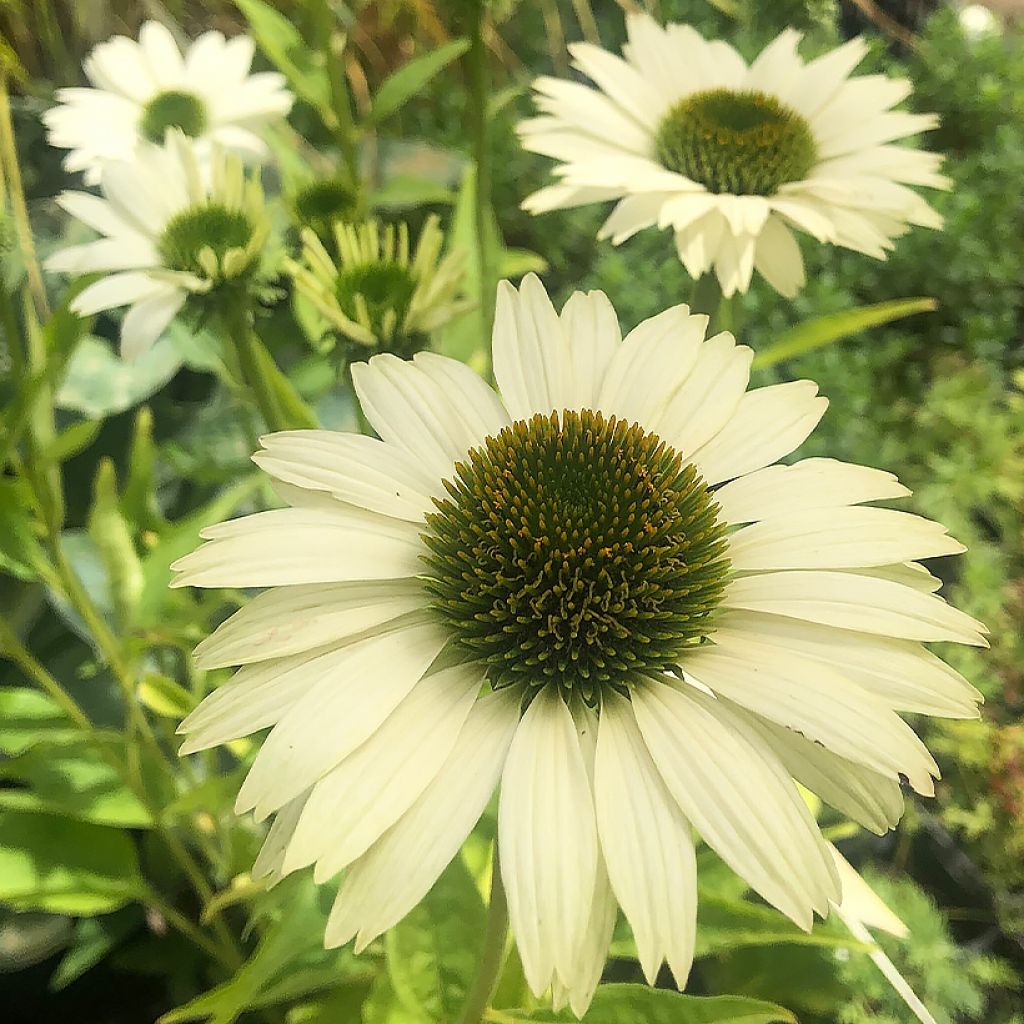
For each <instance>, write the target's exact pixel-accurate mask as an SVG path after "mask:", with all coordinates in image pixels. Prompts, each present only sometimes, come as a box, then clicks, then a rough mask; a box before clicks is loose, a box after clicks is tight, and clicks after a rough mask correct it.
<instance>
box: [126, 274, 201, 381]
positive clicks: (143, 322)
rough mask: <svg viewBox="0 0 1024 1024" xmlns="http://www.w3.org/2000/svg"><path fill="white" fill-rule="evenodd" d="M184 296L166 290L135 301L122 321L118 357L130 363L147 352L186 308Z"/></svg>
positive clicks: (182, 293) (176, 290)
mask: <svg viewBox="0 0 1024 1024" xmlns="http://www.w3.org/2000/svg"><path fill="white" fill-rule="evenodd" d="M185 298H186V293H185V292H184V291H180V290H178V289H169V290H166V291H164V292H161V293H160V294H157V295H152V296H150V297H149V298H148V299H142V300H141V301H139V302H136V303H135V304H134V305H133V306H132V307H131V309H129V310H128V312H127V313H126V314H125V317H124V320H122V321H121V358H122V359H124V360H125V361H126V362H129V363H130V362H132V361H133V360H134V359H137V358H138V357H139V356H141V355H142V354H143V353H144V352H148V351H149V350H150V349H151V348H152V347H153V346H154V345H155V344H156V343H157V341H159V340H160V337H161V335H162V334H163V333H164V331H165V330H166V329H167V327H168V326H169V325H170V323H171V321H172V320H173V319H174V318H175V316H177V314H178V310H179V309H181V307H182V306H184V305H185Z"/></svg>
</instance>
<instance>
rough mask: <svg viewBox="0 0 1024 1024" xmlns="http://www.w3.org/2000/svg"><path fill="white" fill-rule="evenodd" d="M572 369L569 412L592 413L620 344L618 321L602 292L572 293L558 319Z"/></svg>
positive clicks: (620, 333)
mask: <svg viewBox="0 0 1024 1024" xmlns="http://www.w3.org/2000/svg"><path fill="white" fill-rule="evenodd" d="M559 319H560V320H561V324H562V331H563V333H564V335H565V338H566V340H567V342H568V345H569V361H570V364H571V368H572V371H571V372H572V390H573V393H572V398H571V401H570V403H569V405H568V408H570V409H594V408H596V407H597V396H598V394H599V392H600V390H601V384H602V382H603V381H604V378H605V374H606V373H607V371H608V364H609V363H610V362H611V359H612V357H613V356H614V355H615V351H616V349H617V348H618V347H619V344H620V343H621V341H622V332H621V331H620V329H619V319H618V317H617V316H616V314H615V309H614V308H613V307H612V304H611V302H609V301H608V296H607V295H605V293H604V292H586V293H584V292H573V293H572V295H570V296H569V301H568V302H567V303H566V304H565V306H564V307H563V309H562V312H561V315H560V317H559Z"/></svg>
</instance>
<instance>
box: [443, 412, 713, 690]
mask: <svg viewBox="0 0 1024 1024" xmlns="http://www.w3.org/2000/svg"><path fill="white" fill-rule="evenodd" d="M445 487H446V489H447V491H448V495H449V496H448V497H447V498H444V499H437V500H436V501H435V504H436V506H437V511H436V512H432V513H430V514H429V515H428V516H427V517H426V522H427V531H426V533H425V534H424V540H425V542H426V544H427V546H428V548H429V550H430V554H429V555H428V556H427V558H426V561H427V565H428V571H427V573H426V577H425V585H426V587H427V590H428V591H429V593H430V594H431V595H432V597H433V607H434V608H435V610H436V611H437V613H438V614H439V615H440V616H441V618H442V619H443V621H444V622H445V623H446V625H447V626H448V627H449V629H450V630H451V632H452V634H453V637H454V638H455V641H456V643H457V645H458V646H460V647H461V648H462V649H463V651H464V652H466V653H469V654H470V655H471V656H473V657H474V658H477V659H480V660H482V661H483V662H484V663H485V665H486V671H487V676H488V678H489V680H490V682H491V684H492V686H495V687H500V686H505V685H509V684H512V683H517V682H518V683H525V684H527V685H529V686H543V685H545V684H547V683H549V682H555V683H557V684H558V685H559V686H561V687H562V688H563V690H565V691H574V692H576V693H578V694H579V695H580V696H582V697H583V699H584V700H586V701H587V702H589V703H591V704H594V703H596V701H597V699H598V695H599V693H600V690H601V688H602V687H603V686H606V685H610V686H613V687H617V688H619V689H624V688H625V686H626V684H627V682H629V681H630V680H634V679H637V678H640V677H643V676H651V675H660V674H661V673H663V672H665V671H667V670H670V669H671V668H672V667H673V666H674V665H676V664H677V663H678V660H679V656H680V655H681V654H682V653H683V651H684V650H685V649H686V648H688V647H691V646H693V645H696V644H699V643H700V642H701V639H702V638H703V637H705V636H706V635H707V634H708V632H709V626H710V618H711V615H712V613H713V612H714V610H715V608H716V607H717V605H718V601H719V598H720V597H721V594H722V590H723V588H724V587H725V584H726V581H727V579H728V575H729V564H728V561H727V559H726V557H725V554H724V551H725V526H724V525H723V524H722V523H720V522H719V520H718V516H717V513H718V506H717V505H716V504H715V501H714V498H713V497H712V494H711V492H710V491H709V490H708V488H707V486H706V485H705V484H704V482H703V480H702V479H701V478H700V477H699V476H698V475H697V471H696V469H695V468H694V467H693V466H692V465H689V464H687V463H684V462H683V460H682V459H681V458H680V456H679V454H678V453H677V452H675V451H674V450H673V449H672V448H670V447H669V446H668V445H666V444H665V443H664V442H663V441H662V440H661V439H660V438H659V437H658V436H657V435H656V434H653V433H647V432H645V431H644V430H642V429H641V428H640V427H639V426H638V425H636V424H634V425H632V426H630V425H628V424H627V423H626V422H625V421H623V420H618V419H616V418H615V417H611V418H609V419H606V418H605V417H604V416H603V415H602V414H601V413H599V412H591V411H589V410H584V411H582V412H570V411H566V412H563V413H561V415H559V414H558V413H551V414H550V415H549V416H542V415H536V416H534V417H533V418H532V419H530V420H520V421H518V422H516V423H513V424H512V425H511V426H509V427H506V428H505V429H504V430H502V431H501V432H500V433H499V434H497V435H495V436H493V437H489V438H488V439H487V441H486V442H485V443H484V445H483V446H482V447H481V448H476V449H474V450H472V451H471V452H470V453H469V455H468V456H467V458H466V461H465V462H462V463H459V464H458V465H457V466H456V467H455V475H454V477H453V478H452V479H451V480H450V481H446V483H445Z"/></svg>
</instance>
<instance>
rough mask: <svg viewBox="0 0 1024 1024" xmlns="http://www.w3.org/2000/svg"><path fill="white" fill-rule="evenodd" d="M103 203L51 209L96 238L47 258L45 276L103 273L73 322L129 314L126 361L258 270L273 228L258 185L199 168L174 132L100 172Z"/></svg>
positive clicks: (81, 298) (225, 170)
mask: <svg viewBox="0 0 1024 1024" xmlns="http://www.w3.org/2000/svg"><path fill="white" fill-rule="evenodd" d="M102 191H103V197H102V198H100V197H99V196H94V195H91V194H90V193H87V192H65V193H63V194H62V195H61V196H60V197H59V198H58V200H57V201H58V203H59V204H60V205H61V206H62V207H63V208H64V209H65V210H67V212H68V213H70V214H71V215H72V216H74V217H77V218H78V219H79V220H80V221H82V222H83V223H85V224H87V225H89V227H91V228H94V229H95V230H96V231H98V232H100V233H101V234H102V235H103V237H102V238H100V239H99V240H97V241H94V242H86V243H84V244H82V245H73V246H70V247H68V248H66V249H62V250H60V251H58V252H56V253H54V254H53V255H52V256H51V257H50V258H49V259H48V260H47V261H46V268H47V269H48V270H51V271H57V272H62V273H66V274H89V273H103V274H106V276H105V277H103V278H101V279H100V280H98V281H96V282H94V283H93V284H90V285H89V286H88V287H87V288H85V289H83V291H82V292H80V293H79V294H78V295H77V296H76V297H75V298H74V299H73V300H72V302H71V309H72V310H73V311H74V312H76V313H78V314H79V315H80V316H91V315H92V314H94V313H98V312H100V311H101V310H105V309H116V308H118V307H120V306H129V307H130V308H129V310H128V312H127V313H126V314H125V317H124V319H123V320H122V322H121V354H122V355H123V356H124V357H125V358H126V359H131V358H133V357H135V356H137V355H139V354H140V353H141V352H144V351H145V350H146V349H148V348H149V347H150V346H151V345H152V344H153V343H154V342H155V341H156V340H157V338H159V337H160V335H161V333H162V332H163V331H164V329H165V328H166V327H167V325H168V324H169V323H170V322H171V320H173V319H174V316H175V314H177V312H178V310H180V309H181V307H182V306H183V305H184V304H185V300H186V299H187V298H188V296H189V295H204V294H206V293H207V292H209V291H210V290H211V289H212V288H214V287H215V286H216V285H218V284H223V283H225V282H238V281H240V280H242V279H244V278H245V277H246V276H247V275H248V274H250V273H251V272H252V271H253V270H254V268H255V267H256V266H257V264H258V262H259V259H260V255H261V252H262V250H263V246H264V243H265V242H266V241H267V237H268V235H269V231H270V226H269V223H268V221H267V218H266V214H265V210H264V206H263V192H262V189H261V188H260V185H259V182H258V181H256V180H254V179H249V178H247V177H246V175H245V173H244V171H243V169H242V165H241V163H240V162H239V160H238V158H236V157H231V156H228V155H226V154H224V153H223V152H222V151H220V150H219V149H218V150H215V151H214V152H213V154H212V156H211V159H210V162H209V166H206V167H200V165H199V163H198V161H197V158H196V154H195V152H194V148H193V145H192V143H191V142H190V140H188V139H187V138H186V137H185V136H184V135H182V134H181V133H180V132H170V133H168V140H167V144H166V145H165V146H155V145H152V144H150V143H146V144H144V145H142V146H140V147H139V148H138V149H137V150H136V152H135V155H134V156H133V158H132V159H131V160H112V161H110V162H108V163H106V164H104V167H103V178H102Z"/></svg>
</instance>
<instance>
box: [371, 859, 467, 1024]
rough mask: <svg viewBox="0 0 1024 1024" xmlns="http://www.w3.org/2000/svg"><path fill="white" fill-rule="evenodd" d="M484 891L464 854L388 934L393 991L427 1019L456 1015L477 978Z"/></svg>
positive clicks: (402, 1001) (386, 938) (452, 1018)
mask: <svg viewBox="0 0 1024 1024" xmlns="http://www.w3.org/2000/svg"><path fill="white" fill-rule="evenodd" d="M484 919H485V911H484V906H483V901H482V900H481V899H480V893H479V891H478V890H477V888H476V885H475V884H474V882H473V878H472V876H471V875H470V873H469V871H468V869H467V868H466V865H465V864H464V863H463V861H462V858H461V857H456V858H455V860H453V861H452V863H451V864H450V865H449V866H448V868H447V869H446V870H445V872H444V873H443V874H442V875H441V877H440V878H439V879H438V880H437V882H436V883H435V884H434V887H433V888H432V889H431V890H430V892H429V893H428V894H427V896H426V897H425V898H424V899H423V900H422V901H421V902H420V904H419V905H418V906H417V907H416V909H415V910H413V911H412V912H411V913H410V914H409V915H408V916H407V917H406V918H405V919H404V920H403V921H401V922H400V923H399V924H398V925H396V926H395V927H394V928H392V929H391V931H389V932H388V933H387V936H386V937H385V940H384V941H385V948H386V950H387V954H388V974H389V976H390V978H391V985H392V988H393V990H394V993H395V996H396V997H397V999H398V1001H399V1002H400V1003H401V1004H402V1005H403V1007H404V1008H405V1009H406V1010H408V1011H409V1012H410V1013H413V1014H421V1015H422V1017H423V1019H424V1020H425V1021H437V1020H454V1019H455V1018H456V1017H457V1015H458V1009H459V1007H460V1006H461V1005H462V1002H463V1000H464V999H465V995H466V991H467V990H468V988H469V985H470V983H471V982H472V980H473V975H474V973H475V971H476V965H477V961H478V960H479V956H480V948H479V947H480V936H481V935H483V933H484V923H485V922H484Z"/></svg>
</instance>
